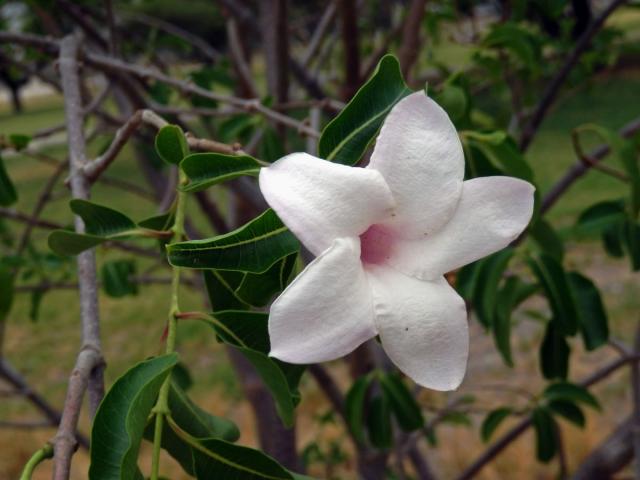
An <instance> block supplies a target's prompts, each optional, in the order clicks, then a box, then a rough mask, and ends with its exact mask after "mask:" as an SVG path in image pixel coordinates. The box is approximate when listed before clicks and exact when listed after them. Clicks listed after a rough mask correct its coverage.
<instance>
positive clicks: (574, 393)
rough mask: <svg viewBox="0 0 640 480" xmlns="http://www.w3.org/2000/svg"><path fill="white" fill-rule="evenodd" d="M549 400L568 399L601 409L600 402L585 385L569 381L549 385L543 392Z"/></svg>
mask: <svg viewBox="0 0 640 480" xmlns="http://www.w3.org/2000/svg"><path fill="white" fill-rule="evenodd" d="M542 395H543V396H544V398H545V399H546V400H547V401H553V400H566V401H571V402H574V403H575V402H579V403H584V404H585V405H589V406H590V407H593V408H595V409H596V410H600V403H599V402H598V399H597V398H596V397H594V396H593V395H592V394H591V392H589V390H587V389H586V388H585V387H583V386H580V385H576V384H574V383H569V382H557V383H554V384H551V385H549V386H548V387H547V388H546V389H545V390H544V392H543V394H542Z"/></svg>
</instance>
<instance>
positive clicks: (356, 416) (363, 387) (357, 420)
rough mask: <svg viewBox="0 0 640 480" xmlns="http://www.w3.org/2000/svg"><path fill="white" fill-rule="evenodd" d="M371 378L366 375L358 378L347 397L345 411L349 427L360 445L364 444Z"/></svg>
mask: <svg viewBox="0 0 640 480" xmlns="http://www.w3.org/2000/svg"><path fill="white" fill-rule="evenodd" d="M370 383H371V378H370V377H369V376H368V375H364V376H362V377H360V378H358V379H357V380H356V381H355V382H353V385H351V388H349V391H348V392H347V395H346V396H345V400H344V411H345V417H346V419H347V425H348V426H349V429H350V430H351V433H352V434H353V436H354V437H355V438H356V439H357V440H358V442H360V443H364V440H365V436H364V418H365V400H366V398H367V390H368V389H369V384H370Z"/></svg>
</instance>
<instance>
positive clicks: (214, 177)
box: [180, 153, 260, 192]
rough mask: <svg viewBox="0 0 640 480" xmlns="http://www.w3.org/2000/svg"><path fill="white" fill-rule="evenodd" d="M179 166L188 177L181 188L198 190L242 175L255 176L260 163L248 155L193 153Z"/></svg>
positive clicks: (192, 190) (187, 190)
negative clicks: (187, 180)
mask: <svg viewBox="0 0 640 480" xmlns="http://www.w3.org/2000/svg"><path fill="white" fill-rule="evenodd" d="M180 168H181V169H182V171H183V172H184V173H185V175H186V176H187V177H188V178H189V183H188V184H187V185H185V186H184V187H183V188H182V190H184V191H185V192H199V191H201V190H204V189H206V188H209V187H211V186H213V185H216V184H218V183H222V182H226V181H227V180H231V179H233V178H237V177H241V176H243V175H253V176H257V175H258V173H259V172H260V163H258V161H257V160H256V159H255V158H253V157H250V156H249V155H223V154H222V153H193V154H191V155H189V156H187V157H185V159H184V160H183V161H182V163H180Z"/></svg>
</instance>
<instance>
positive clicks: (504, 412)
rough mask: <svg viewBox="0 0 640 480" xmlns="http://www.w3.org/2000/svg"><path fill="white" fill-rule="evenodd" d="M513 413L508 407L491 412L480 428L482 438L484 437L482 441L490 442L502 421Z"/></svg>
mask: <svg viewBox="0 0 640 480" xmlns="http://www.w3.org/2000/svg"><path fill="white" fill-rule="evenodd" d="M512 412H513V410H511V409H510V408H508V407H502V408H497V409H496V410H493V411H492V412H490V413H489V414H488V415H487V416H486V418H485V419H484V421H483V422H482V426H481V427H480V436H481V437H482V441H483V442H485V443H486V442H488V441H489V439H490V438H491V435H493V432H495V431H496V429H497V428H498V427H499V426H500V424H501V423H502V421H503V420H504V419H505V418H507V417H508V416H509V415H511V413H512Z"/></svg>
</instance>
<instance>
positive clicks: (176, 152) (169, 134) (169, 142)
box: [156, 125, 189, 165]
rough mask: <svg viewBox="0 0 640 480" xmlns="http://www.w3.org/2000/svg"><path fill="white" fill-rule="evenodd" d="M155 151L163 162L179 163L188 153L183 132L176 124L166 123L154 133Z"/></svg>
mask: <svg viewBox="0 0 640 480" xmlns="http://www.w3.org/2000/svg"><path fill="white" fill-rule="evenodd" d="M156 152H158V155H159V156H160V158H162V159H163V160H164V161H165V162H167V163H169V164H173V165H177V164H179V163H180V162H181V161H182V159H183V158H184V157H186V156H187V155H188V154H189V146H188V145H187V139H186V138H185V136H184V132H183V131H182V129H181V128H180V127H178V126H177V125H166V126H164V127H162V128H161V129H160V131H158V134H157V135H156Z"/></svg>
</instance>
